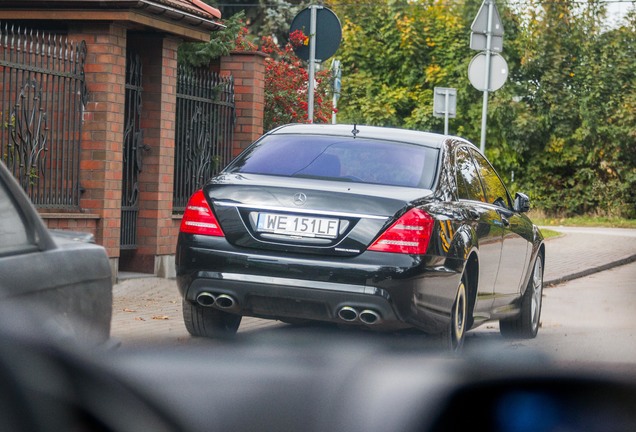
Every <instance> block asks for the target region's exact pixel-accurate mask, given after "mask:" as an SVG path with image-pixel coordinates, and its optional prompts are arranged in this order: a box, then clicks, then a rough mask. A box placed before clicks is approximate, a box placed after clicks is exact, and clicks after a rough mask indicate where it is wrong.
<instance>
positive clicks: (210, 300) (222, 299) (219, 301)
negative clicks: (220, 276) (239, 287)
mask: <svg viewBox="0 0 636 432" xmlns="http://www.w3.org/2000/svg"><path fill="white" fill-rule="evenodd" d="M197 303H198V304H199V305H201V306H205V307H216V308H219V309H231V308H233V307H234V306H235V305H236V303H237V302H236V300H235V299H234V297H232V296H231V295H228V294H213V293H211V292H207V291H204V292H202V293H199V295H198V296H197Z"/></svg>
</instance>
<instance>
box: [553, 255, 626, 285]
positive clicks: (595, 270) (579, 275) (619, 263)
mask: <svg viewBox="0 0 636 432" xmlns="http://www.w3.org/2000/svg"><path fill="white" fill-rule="evenodd" d="M634 261H636V254H634V255H631V256H628V257H626V258H622V259H619V260H616V261H612V262H610V263H607V264H603V265H600V266H596V267H591V268H588V269H586V270H582V271H580V272H576V273H572V274H569V275H565V276H561V277H559V278H556V279H552V280H547V281H543V286H544V287H546V288H550V287H552V286H554V285H559V284H562V283H563V282H568V281H571V280H574V279H579V278H582V277H585V276H589V275H591V274H594V273H599V272H602V271H605V270H609V269H611V268H614V267H619V266H622V265H625V264H629V263H632V262H634Z"/></svg>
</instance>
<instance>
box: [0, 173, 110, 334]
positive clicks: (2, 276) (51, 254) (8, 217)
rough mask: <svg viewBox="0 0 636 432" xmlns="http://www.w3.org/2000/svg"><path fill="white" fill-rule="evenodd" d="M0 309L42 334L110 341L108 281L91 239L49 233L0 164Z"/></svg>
mask: <svg viewBox="0 0 636 432" xmlns="http://www.w3.org/2000/svg"><path fill="white" fill-rule="evenodd" d="M0 303H2V304H4V305H5V306H6V305H7V304H11V305H12V306H17V307H20V308H21V309H20V310H24V311H29V314H30V317H31V319H32V320H35V321H39V324H40V326H41V328H42V329H43V330H47V329H48V330H50V331H51V332H52V333H56V334H57V335H58V336H60V337H69V338H73V339H77V340H78V341H80V342H88V343H91V344H99V343H103V342H105V341H106V340H108V338H109V336H110V321H111V315H112V279H111V270H110V264H109V262H108V256H107V255H106V252H105V250H104V248H103V247H101V246H98V245H96V244H93V243H92V235H90V234H86V233H76V232H71V231H62V230H59V231H56V230H51V231H49V230H47V228H46V226H45V225H44V223H43V222H42V220H41V218H40V216H39V215H38V213H37V211H36V210H35V208H34V207H33V205H32V204H31V202H30V201H29V198H28V197H27V195H26V194H25V193H24V191H23V190H22V189H21V187H20V185H19V184H18V183H17V181H16V180H15V179H14V178H13V176H12V175H11V173H10V172H9V170H8V169H7V168H6V166H5V165H4V163H2V162H1V161H0Z"/></svg>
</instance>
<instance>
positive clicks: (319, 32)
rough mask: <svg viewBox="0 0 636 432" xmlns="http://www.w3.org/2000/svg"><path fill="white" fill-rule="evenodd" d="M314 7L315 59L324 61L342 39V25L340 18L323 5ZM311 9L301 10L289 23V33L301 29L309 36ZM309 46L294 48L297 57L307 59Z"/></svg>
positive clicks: (334, 50) (334, 51)
mask: <svg viewBox="0 0 636 432" xmlns="http://www.w3.org/2000/svg"><path fill="white" fill-rule="evenodd" d="M314 7H315V8H316V34H315V36H316V37H315V41H316V61H325V60H327V59H328V58H329V57H331V56H332V55H334V54H335V53H336V51H337V50H338V47H339V46H340V42H341V40H342V26H341V25H340V20H339V19H338V17H337V16H336V14H335V13H333V12H332V11H331V10H330V9H328V8H326V7H324V6H314ZM311 9H312V7H308V8H306V9H303V10H301V11H300V12H299V13H298V15H296V17H294V20H293V21H292V24H291V29H290V31H289V32H290V33H292V32H294V31H296V30H301V31H302V32H303V33H304V34H305V35H306V36H311V30H310V29H311ZM309 50H310V49H309V46H308V45H301V46H299V47H295V48H294V52H295V53H296V55H297V56H298V57H300V58H301V59H303V60H305V61H309V54H310V53H309Z"/></svg>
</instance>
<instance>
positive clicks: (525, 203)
mask: <svg viewBox="0 0 636 432" xmlns="http://www.w3.org/2000/svg"><path fill="white" fill-rule="evenodd" d="M514 207H515V208H514V210H515V211H516V212H518V213H525V212H527V211H528V210H530V198H529V197H528V195H526V194H522V193H521V192H517V193H516V194H515V204H514Z"/></svg>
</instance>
